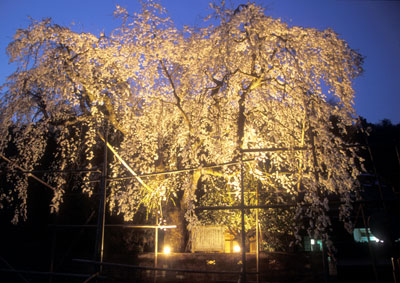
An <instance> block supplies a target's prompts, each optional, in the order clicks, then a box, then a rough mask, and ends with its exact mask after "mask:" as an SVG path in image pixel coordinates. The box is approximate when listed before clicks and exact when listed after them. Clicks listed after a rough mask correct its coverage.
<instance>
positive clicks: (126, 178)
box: [107, 158, 255, 181]
mask: <svg viewBox="0 0 400 283" xmlns="http://www.w3.org/2000/svg"><path fill="white" fill-rule="evenodd" d="M251 161H255V159H254V158H251V159H245V160H243V162H251ZM235 164H240V161H229V162H225V163H220V164H215V165H208V166H202V167H191V168H183V169H177V170H168V171H162V172H154V173H146V174H138V175H137V176H138V177H151V176H157V175H168V174H177V173H183V172H191V171H197V170H201V169H211V168H218V167H224V166H229V165H235ZM133 178H134V177H115V178H107V180H108V181H119V180H129V179H133Z"/></svg>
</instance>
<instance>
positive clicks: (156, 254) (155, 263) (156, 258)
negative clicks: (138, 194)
mask: <svg viewBox="0 0 400 283" xmlns="http://www.w3.org/2000/svg"><path fill="white" fill-rule="evenodd" d="M158 225H159V224H158V214H156V226H157V227H155V228H154V233H155V237H154V267H157V265H158V262H157V261H158ZM155 282H157V270H154V283H155Z"/></svg>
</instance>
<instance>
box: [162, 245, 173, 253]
mask: <svg viewBox="0 0 400 283" xmlns="http://www.w3.org/2000/svg"><path fill="white" fill-rule="evenodd" d="M163 252H164V254H170V253H171V247H170V246H165V247H164V250H163Z"/></svg>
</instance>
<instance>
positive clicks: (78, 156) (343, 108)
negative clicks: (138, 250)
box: [0, 1, 362, 236]
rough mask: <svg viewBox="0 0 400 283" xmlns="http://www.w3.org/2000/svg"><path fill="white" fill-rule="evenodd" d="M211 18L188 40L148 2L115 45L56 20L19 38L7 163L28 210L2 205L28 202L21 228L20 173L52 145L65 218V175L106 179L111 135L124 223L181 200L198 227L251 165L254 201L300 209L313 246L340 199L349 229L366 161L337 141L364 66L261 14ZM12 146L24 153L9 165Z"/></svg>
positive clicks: (0, 147)
mask: <svg viewBox="0 0 400 283" xmlns="http://www.w3.org/2000/svg"><path fill="white" fill-rule="evenodd" d="M213 8H214V13H213V14H212V15H210V20H209V22H208V23H209V25H208V26H206V27H204V28H191V27H185V28H184V30H178V29H177V28H176V27H175V26H174V23H173V22H172V21H171V20H170V19H169V18H168V17H167V15H166V13H165V12H164V10H163V8H162V7H160V6H159V5H158V4H156V3H154V2H152V1H147V2H145V3H144V4H143V10H142V12H141V13H134V14H129V13H128V12H127V11H126V10H125V9H124V8H122V7H119V6H117V9H116V11H115V15H116V16H117V17H118V18H119V19H120V20H121V26H120V27H119V28H117V29H116V30H114V31H113V32H112V33H111V34H110V35H105V34H101V35H99V36H96V35H94V34H90V33H76V32H74V31H72V30H71V29H69V28H67V27H61V26H58V25H56V24H53V23H52V22H51V20H49V19H46V20H43V21H32V23H31V24H30V26H29V27H27V28H26V29H21V30H18V31H17V32H16V34H15V36H14V40H13V41H12V42H11V43H10V44H9V46H8V49H7V51H8V54H9V56H10V60H11V62H15V63H17V64H18V69H17V70H16V71H15V72H14V73H13V74H11V75H10V76H9V77H8V80H7V83H6V84H5V85H4V86H3V88H2V97H1V102H0V103H1V104H0V107H1V111H0V113H1V114H0V122H1V123H0V154H1V155H2V157H3V159H4V158H7V159H8V160H9V162H8V166H9V170H8V173H7V174H8V178H9V180H10V181H12V182H13V183H14V186H13V189H12V190H14V192H17V196H18V200H16V199H13V197H12V195H13V194H12V193H11V192H10V191H8V190H7V189H6V188H2V192H1V195H0V201H1V202H2V203H3V204H5V203H7V202H15V201H18V203H19V206H18V209H17V210H16V217H15V219H14V220H15V221H17V220H18V218H24V217H26V196H27V193H26V192H27V189H28V183H27V179H28V178H29V175H28V174H24V175H21V174H20V173H19V172H18V171H19V170H18V169H20V170H24V171H32V170H34V169H35V168H36V166H37V165H38V164H40V162H41V158H42V156H43V154H44V152H45V150H46V147H47V144H48V142H49V137H50V136H51V138H52V139H53V140H54V141H55V142H56V144H57V150H56V153H55V156H54V161H53V163H52V165H51V168H49V169H51V170H53V171H52V172H50V173H48V174H47V175H46V176H44V177H43V178H44V179H45V182H47V183H48V184H50V186H51V187H53V189H54V197H53V200H52V208H53V210H54V211H57V209H58V208H59V205H60V203H61V202H62V196H63V192H64V188H65V185H66V178H65V175H63V174H60V173H57V172H59V171H60V170H66V169H77V168H81V169H82V168H84V169H95V168H96V166H97V165H96V162H95V155H96V154H95V153H96V150H97V148H98V147H99V146H102V144H103V141H102V139H103V135H104V131H103V129H104V127H105V125H106V124H107V125H108V126H107V127H108V133H109V136H108V137H109V141H110V144H112V145H113V149H114V150H115V153H117V155H118V158H117V157H116V155H113V158H112V159H111V160H110V165H109V169H110V172H109V181H108V183H107V187H108V190H109V191H108V203H109V208H110V210H111V211H114V212H116V213H121V214H123V215H124V217H125V219H126V220H131V219H132V217H133V216H134V214H135V213H136V212H137V211H138V209H140V208H145V209H147V210H148V212H149V213H156V212H157V211H162V208H163V206H165V205H166V203H167V202H168V201H169V200H171V199H172V200H174V201H175V205H177V206H179V207H180V208H181V209H182V210H184V211H185V215H186V220H187V221H188V223H189V226H190V225H193V224H195V223H197V222H198V221H199V219H198V217H197V215H196V211H195V208H196V205H198V198H199V197H200V195H203V196H204V195H206V196H209V197H210V198H212V199H216V202H215V203H218V200H217V199H218V197H223V196H226V195H229V196H230V197H229V202H230V203H231V204H235V203H239V202H240V194H239V192H240V182H241V181H240V166H241V164H243V166H244V170H245V176H246V177H245V178H246V179H247V180H248V181H246V185H248V188H247V190H248V191H250V190H253V191H254V190H255V189H254V187H253V188H250V184H251V183H256V184H258V185H259V186H260V193H261V194H262V193H263V192H264V193H265V195H268V196H269V197H270V196H275V197H276V198H278V199H279V198H280V199H282V201H283V198H282V197H281V196H282V195H285V197H284V200H285V201H292V202H296V203H297V209H296V215H297V217H305V218H304V219H309V221H308V220H307V222H308V226H309V228H310V230H309V231H310V233H315V235H317V236H318V235H322V234H324V232H326V229H327V227H328V226H329V218H328V217H327V216H326V211H327V209H328V199H327V197H328V195H329V194H337V195H339V196H340V199H341V201H342V202H343V204H342V206H341V207H342V209H341V212H340V215H341V218H342V219H343V220H345V219H346V217H348V215H349V208H350V206H351V197H350V196H351V192H352V191H353V189H354V185H355V182H356V181H355V180H356V176H357V175H358V171H357V167H356V166H355V164H356V163H357V160H356V159H357V156H356V153H355V151H354V150H353V149H352V148H345V147H344V142H343V140H342V139H341V138H340V135H337V134H335V133H334V131H333V128H334V127H335V129H336V130H338V131H339V132H341V133H345V131H346V127H348V126H349V125H352V124H354V122H355V119H356V113H355V111H354V108H353V97H354V91H353V89H352V79H353V78H355V77H356V76H358V75H359V74H360V72H361V71H362V69H361V64H362V57H361V56H360V55H359V54H358V53H357V52H356V51H355V50H353V49H351V48H350V47H349V46H348V44H347V43H346V42H345V41H344V40H342V39H340V38H339V36H338V35H337V34H335V33H334V32H333V31H332V30H329V29H328V30H323V31H320V30H317V29H312V28H303V27H298V26H293V27H292V26H289V25H287V24H286V23H283V22H281V21H280V20H278V19H273V18H271V17H268V16H266V15H265V12H264V10H263V9H262V8H261V7H259V6H257V5H255V4H250V3H249V4H246V5H240V6H239V7H238V8H236V9H228V8H226V7H224V6H223V5H221V6H213ZM332 98H334V100H335V102H336V103H335V104H334V105H333V104H332V103H329V102H328V101H329V99H332ZM332 116H335V117H336V118H337V119H336V120H335V121H336V122H335V124H334V125H333V124H332V121H331V117H332ZM11 140H12V142H13V143H14V144H15V146H16V148H17V153H16V154H15V155H13V156H8V157H6V156H5V150H6V148H7V146H8V145H9V143H10V141H11ZM247 149H256V150H254V152H252V151H249V150H247ZM257 149H270V150H269V151H265V150H264V151H259V150H257ZM271 149H274V150H271ZM278 149H280V150H278ZM243 160H244V161H243ZM121 161H123V162H124V163H122V162H121ZM17 164H18V167H17ZM157 172H158V173H163V174H155V173H157ZM95 177H96V176H94V175H93V174H92V173H90V172H89V173H85V174H82V179H81V181H80V183H79V184H80V186H81V189H82V191H83V192H86V193H88V194H92V193H93V191H94V190H95V189H96V186H97V185H96V183H94V182H90V181H91V180H93V179H94V178H95ZM261 201H264V202H267V201H268V199H264V200H261ZM161 217H163V216H161ZM302 223H303V222H302ZM300 226H301V225H300Z"/></svg>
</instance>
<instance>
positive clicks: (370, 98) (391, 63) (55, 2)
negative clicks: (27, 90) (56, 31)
mask: <svg viewBox="0 0 400 283" xmlns="http://www.w3.org/2000/svg"><path fill="white" fill-rule="evenodd" d="M226 2H227V3H230V2H232V4H233V7H236V6H237V5H238V4H240V3H245V2H247V0H244V1H238V0H232V1H229V0H227V1H226ZM255 2H256V3H257V4H259V5H261V6H263V7H264V8H266V14H267V15H269V16H272V17H273V18H281V19H282V20H283V21H285V22H287V23H289V24H290V25H299V26H304V27H314V28H318V29H325V28H332V29H333V30H334V31H336V32H337V33H338V34H339V35H340V37H341V38H343V39H345V40H346V41H347V42H348V43H349V45H350V47H351V48H353V49H357V50H359V52H360V53H361V54H362V55H363V56H365V57H366V58H365V64H364V69H365V73H364V74H363V75H362V76H361V77H359V78H357V79H356V80H355V81H354V88H355V90H356V98H355V108H356V111H357V113H358V114H359V115H361V116H363V117H364V118H367V120H368V121H369V122H372V123H378V122H380V121H381V120H382V119H385V118H387V119H390V120H391V121H392V123H394V124H397V123H400V110H399V108H400V90H399V88H398V83H400V71H399V70H400V16H399V15H400V1H380V0H375V1H369V0H303V1H301V0H293V1H286V0H255ZM208 3H209V1H208V0H161V4H162V5H163V6H164V7H166V8H167V10H168V13H169V15H170V16H171V17H172V19H173V20H174V21H175V23H176V24H177V26H178V27H181V26H182V25H191V26H193V25H197V26H198V25H201V24H202V20H201V19H202V17H204V16H206V15H207V14H208V12H209V11H210V10H209V9H208V7H209V6H208ZM117 4H118V5H120V6H122V7H125V8H127V10H128V11H130V12H135V11H138V9H139V7H140V5H139V4H138V1H136V0H0V62H1V64H0V84H3V83H4V82H5V80H6V77H7V76H8V75H9V74H11V72H12V71H13V70H14V69H15V67H14V66H12V65H9V64H8V58H7V55H6V52H5V49H6V47H7V44H8V43H9V42H11V41H12V37H13V35H14V32H15V30H16V29H18V28H25V27H27V26H28V24H29V18H28V17H32V18H34V19H36V20H41V19H42V18H46V17H50V18H52V19H53V21H54V23H57V24H59V25H63V26H68V27H71V28H72V29H73V30H74V31H77V32H81V31H82V32H91V33H93V34H95V35H99V34H100V32H102V31H104V32H106V33H109V32H110V31H111V30H112V29H113V28H115V27H116V26H117V24H118V22H117V21H116V20H115V19H114V17H113V11H114V9H115V6H116V5H117Z"/></svg>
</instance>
